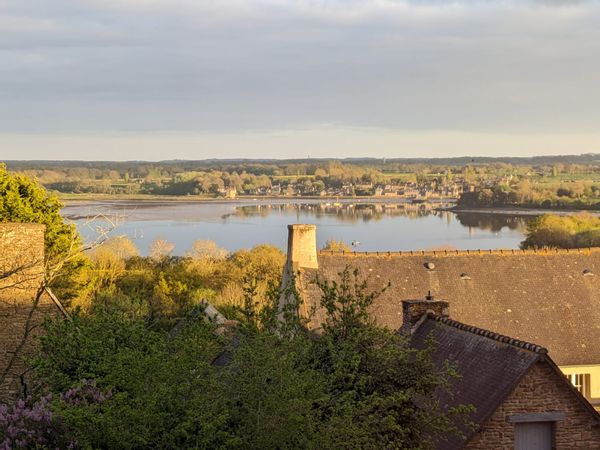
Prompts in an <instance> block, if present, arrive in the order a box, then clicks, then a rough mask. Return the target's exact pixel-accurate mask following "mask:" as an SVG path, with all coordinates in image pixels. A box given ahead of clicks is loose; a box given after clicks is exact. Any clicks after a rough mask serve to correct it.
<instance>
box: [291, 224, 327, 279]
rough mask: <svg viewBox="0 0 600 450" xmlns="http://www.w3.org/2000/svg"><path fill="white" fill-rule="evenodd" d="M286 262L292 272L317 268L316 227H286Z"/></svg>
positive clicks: (299, 225)
mask: <svg viewBox="0 0 600 450" xmlns="http://www.w3.org/2000/svg"><path fill="white" fill-rule="evenodd" d="M287 261H288V264H289V265H290V266H291V267H292V268H293V269H294V270H298V269H318V268H319V262H318V261H317V226H316V225H306V224H294V225H288V251H287Z"/></svg>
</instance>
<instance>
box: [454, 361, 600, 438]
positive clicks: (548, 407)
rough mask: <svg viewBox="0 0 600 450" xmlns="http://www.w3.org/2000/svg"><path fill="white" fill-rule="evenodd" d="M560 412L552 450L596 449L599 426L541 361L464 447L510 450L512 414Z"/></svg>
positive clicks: (559, 379)
mask: <svg viewBox="0 0 600 450" xmlns="http://www.w3.org/2000/svg"><path fill="white" fill-rule="evenodd" d="M543 412H563V413H564V414H565V420H563V421H559V422H556V425H555V436H556V449H557V450H561V449H564V450H567V449H577V448H582V449H600V427H598V426H597V424H596V426H594V424H595V421H594V420H593V416H592V413H591V412H590V411H589V410H588V409H587V408H585V407H584V405H583V404H582V402H580V401H579V400H578V399H577V397H576V396H575V394H574V393H573V391H572V390H571V389H570V388H569V386H568V384H566V383H564V382H563V380H562V379H561V378H560V375H558V374H557V373H556V372H555V371H554V370H553V369H552V368H551V367H550V365H548V364H547V363H545V362H539V363H537V364H536V365H534V366H533V367H532V368H531V369H530V371H529V372H528V373H527V375H525V377H524V378H523V379H522V380H521V382H520V383H519V385H518V386H517V387H516V388H515V390H514V391H513V392H512V394H511V395H509V396H508V397H507V398H506V400H505V401H504V403H503V404H502V405H501V406H500V407H499V408H498V409H497V410H496V412H495V413H494V414H493V415H492V417H491V418H490V419H489V420H488V421H487V422H486V423H485V424H484V426H483V430H482V431H481V432H480V433H479V434H477V435H476V436H475V437H474V438H473V439H472V440H471V441H470V442H469V443H468V444H467V445H466V447H465V448H466V449H469V450H487V449H490V448H494V449H513V448H514V439H515V438H514V424H513V423H509V422H508V421H507V417H508V416H510V415H513V414H523V413H543Z"/></svg>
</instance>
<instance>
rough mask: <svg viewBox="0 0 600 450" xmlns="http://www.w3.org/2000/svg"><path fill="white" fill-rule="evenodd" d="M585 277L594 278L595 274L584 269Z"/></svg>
mask: <svg viewBox="0 0 600 450" xmlns="http://www.w3.org/2000/svg"><path fill="white" fill-rule="evenodd" d="M583 276H584V277H593V276H594V273H593V272H592V271H591V270H590V269H584V270H583Z"/></svg>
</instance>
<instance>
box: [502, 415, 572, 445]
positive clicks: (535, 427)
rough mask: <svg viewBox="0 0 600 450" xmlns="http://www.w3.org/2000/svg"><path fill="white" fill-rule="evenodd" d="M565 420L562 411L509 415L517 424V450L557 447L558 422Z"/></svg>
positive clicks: (508, 418) (509, 420)
mask: <svg viewBox="0 0 600 450" xmlns="http://www.w3.org/2000/svg"><path fill="white" fill-rule="evenodd" d="M563 420H565V413H564V412H562V411H548V412H542V413H524V414H515V415H512V416H508V417H507V421H508V422H509V423H514V424H515V450H552V449H554V448H555V442H554V430H555V424H556V422H561V421H563Z"/></svg>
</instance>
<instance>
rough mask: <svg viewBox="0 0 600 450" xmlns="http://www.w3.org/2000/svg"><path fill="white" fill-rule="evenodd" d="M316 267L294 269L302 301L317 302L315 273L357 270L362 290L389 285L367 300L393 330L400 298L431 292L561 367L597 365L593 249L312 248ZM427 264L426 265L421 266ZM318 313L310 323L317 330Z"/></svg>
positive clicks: (597, 288)
mask: <svg viewBox="0 0 600 450" xmlns="http://www.w3.org/2000/svg"><path fill="white" fill-rule="evenodd" d="M318 262H319V269H302V270H301V271H300V278H299V280H298V287H299V291H300V292H301V295H302V298H303V300H304V304H305V306H306V307H307V308H308V307H310V305H315V304H316V305H318V303H319V299H320V291H319V289H318V287H317V286H316V285H314V283H312V281H314V279H315V277H316V276H317V275H318V276H319V277H321V278H324V279H330V280H332V279H337V278H338V273H340V272H342V271H343V270H344V268H345V267H351V268H358V269H359V270H360V274H361V276H362V277H368V278H369V282H368V285H369V288H370V289H378V288H381V287H383V286H385V285H386V284H387V283H388V281H389V282H391V287H390V288H388V289H387V291H386V292H385V293H384V294H383V295H381V296H380V297H379V298H378V299H376V300H375V302H374V304H373V307H372V314H373V316H374V317H375V319H376V321H377V322H378V323H380V324H381V325H385V326H388V327H390V328H392V329H399V328H400V327H401V325H402V300H406V299H411V298H422V297H423V296H424V295H425V294H426V293H427V292H428V291H431V293H432V294H433V295H435V297H436V298H442V299H444V300H446V301H448V302H449V303H450V311H451V314H452V317H453V318H456V319H457V320H460V321H464V322H468V323H471V324H473V325H475V326H477V327H481V328H484V329H491V330H496V331H498V332H499V333H502V334H505V335H508V336H512V337H514V338H516V339H521V340H525V341H530V342H537V343H539V344H540V345H542V346H544V347H546V348H548V349H549V350H550V351H551V353H552V357H553V359H554V361H555V362H556V363H557V364H558V365H561V366H568V365H579V364H600V345H598V342H600V249H598V248H593V249H580V250H570V251H567V250H558V251H531V250H527V251H521V250H512V251H511V250H505V251H485V252H484V251H469V252H467V251H457V252H453V251H447V252H446V251H438V252H406V253H387V252H380V253H351V254H343V255H342V254H340V253H334V254H332V253H330V252H320V253H319V255H318ZM427 266H428V267H429V268H428V267H427ZM322 322H323V314H322V313H321V312H319V311H317V313H316V315H315V316H314V317H313V321H312V323H311V325H312V327H314V328H317V327H318V326H319V325H320V324H321V323H322Z"/></svg>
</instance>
